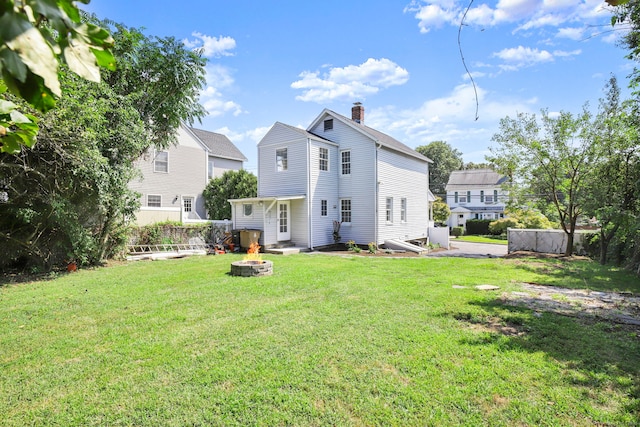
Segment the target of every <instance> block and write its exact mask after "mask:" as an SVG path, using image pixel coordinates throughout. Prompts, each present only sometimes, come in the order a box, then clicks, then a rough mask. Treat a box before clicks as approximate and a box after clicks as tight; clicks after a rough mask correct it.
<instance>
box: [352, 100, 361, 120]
mask: <svg viewBox="0 0 640 427" xmlns="http://www.w3.org/2000/svg"><path fill="white" fill-rule="evenodd" d="M351 120H353V121H354V122H356V123H360V124H364V107H363V106H362V103H361V102H354V103H353V107H351Z"/></svg>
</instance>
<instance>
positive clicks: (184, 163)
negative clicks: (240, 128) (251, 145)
mask: <svg viewBox="0 0 640 427" xmlns="http://www.w3.org/2000/svg"><path fill="white" fill-rule="evenodd" d="M246 160H247V159H246V157H245V156H244V155H243V154H242V153H241V152H240V151H239V150H238V148H236V146H235V145H233V143H232V142H231V141H230V140H229V139H228V138H227V137H226V136H224V135H221V134H218V133H214V132H209V131H205V130H200V129H194V128H192V127H188V126H186V125H184V124H183V125H181V126H180V128H179V129H178V139H177V143H176V144H175V145H172V146H171V147H169V148H167V149H165V150H154V149H151V150H149V151H148V152H147V153H146V154H145V155H144V156H142V157H141V158H140V159H139V160H138V162H137V166H138V167H139V168H140V171H141V172H142V176H141V177H140V178H139V179H136V180H134V181H132V182H131V183H130V184H129V188H131V189H132V190H134V191H137V192H138V193H140V194H141V197H142V198H141V207H140V210H139V211H138V213H137V215H136V222H137V224H138V225H144V224H150V223H154V222H159V221H169V220H170V221H182V222H189V221H197V220H201V219H206V218H207V214H206V211H205V208H204V200H203V197H202V191H203V190H204V188H205V186H206V185H207V182H208V181H209V179H211V178H216V177H219V176H221V175H222V174H223V173H224V172H226V171H228V170H240V169H242V163H243V162H244V161H246ZM216 219H221V218H216Z"/></svg>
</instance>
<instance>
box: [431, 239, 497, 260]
mask: <svg viewBox="0 0 640 427" xmlns="http://www.w3.org/2000/svg"><path fill="white" fill-rule="evenodd" d="M450 246H451V249H449V250H448V251H439V252H434V253H432V254H429V255H428V256H433V257H442V256H445V257H446V256H451V257H462V258H498V257H503V256H505V255H506V254H507V245H498V244H492V243H472V242H462V241H458V240H455V239H453V240H451V244H450Z"/></svg>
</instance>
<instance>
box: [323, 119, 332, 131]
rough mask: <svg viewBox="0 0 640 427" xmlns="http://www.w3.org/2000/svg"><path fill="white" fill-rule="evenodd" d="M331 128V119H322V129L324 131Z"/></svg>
mask: <svg viewBox="0 0 640 427" xmlns="http://www.w3.org/2000/svg"><path fill="white" fill-rule="evenodd" d="M331 129H333V119H327V120H325V121H324V130H325V132H326V131H328V130H331Z"/></svg>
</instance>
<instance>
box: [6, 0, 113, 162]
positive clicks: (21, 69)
mask: <svg viewBox="0 0 640 427" xmlns="http://www.w3.org/2000/svg"><path fill="white" fill-rule="evenodd" d="M84 2H85V3H88V2H89V0H85V1H84ZM112 46H113V39H112V38H111V36H110V34H109V32H108V31H106V30H105V29H103V28H101V27H100V26H98V25H94V24H92V23H88V22H85V21H83V19H82V17H81V13H80V10H79V9H78V8H77V7H76V6H75V1H72V0H0V153H1V152H8V153H16V152H18V151H19V150H20V148H21V147H22V146H27V147H31V146H33V144H35V138H36V135H37V133H38V125H37V124H36V120H35V116H33V115H31V114H23V113H22V112H21V111H20V109H19V108H17V104H16V103H14V102H12V101H11V100H10V99H9V97H8V92H11V93H13V94H14V95H16V96H18V97H20V98H22V99H24V100H26V101H27V102H28V103H29V104H31V106H33V107H34V108H35V109H37V110H39V111H41V112H46V111H48V110H50V109H51V108H53V107H54V106H55V100H56V99H57V98H59V97H60V96H61V94H62V87H61V85H60V81H59V77H58V71H59V64H60V63H64V64H66V66H67V67H68V69H69V70H71V71H72V72H74V73H76V74H77V75H79V76H81V77H83V78H85V79H87V80H90V81H94V82H99V81H100V68H99V67H105V68H108V69H111V70H113V69H115V59H114V57H113V56H112V54H111V52H110V48H111V47H112Z"/></svg>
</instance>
